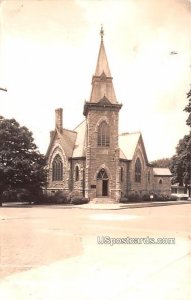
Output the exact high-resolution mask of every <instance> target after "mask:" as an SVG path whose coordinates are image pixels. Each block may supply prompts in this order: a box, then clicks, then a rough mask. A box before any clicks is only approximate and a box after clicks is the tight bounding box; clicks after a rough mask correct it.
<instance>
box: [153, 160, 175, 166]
mask: <svg viewBox="0 0 191 300" xmlns="http://www.w3.org/2000/svg"><path fill="white" fill-rule="evenodd" d="M171 161H172V158H161V159H157V160H154V161H152V162H151V163H152V165H153V166H154V167H156V168H169V167H170V165H171Z"/></svg>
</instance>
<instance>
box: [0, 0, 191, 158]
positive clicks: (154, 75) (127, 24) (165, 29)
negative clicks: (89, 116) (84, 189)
mask: <svg viewBox="0 0 191 300" xmlns="http://www.w3.org/2000/svg"><path fill="white" fill-rule="evenodd" d="M101 24H103V28H104V33H105V34H104V44H105V49H106V53H107V57H108V61H109V66H110V70H111V74H112V76H113V83H114V88H115V92H116V96H117V100H118V102H119V103H122V104H123V107H122V109H121V111H120V116H119V131H120V133H122V132H135V131H141V132H142V136H143V140H144V144H145V148H146V152H147V156H148V159H149V161H152V160H155V159H159V158H163V157H171V156H172V155H174V154H175V148H176V145H177V143H178V141H179V139H180V138H182V137H183V136H184V135H185V134H187V133H188V131H189V128H188V126H186V118H187V114H186V113H185V112H183V109H184V107H185V106H186V105H187V103H188V100H187V98H186V93H187V92H188V91H189V89H190V84H191V68H190V65H191V1H190V0H160V1H158V0H4V1H2V0H1V2H0V87H3V88H7V92H3V91H0V115H2V116H4V117H5V118H12V117H13V118H15V119H16V120H17V121H18V122H19V123H20V125H22V126H27V127H28V128H29V130H31V131H32V132H33V136H34V138H35V143H36V144H37V146H38V147H39V150H40V151H41V152H42V153H46V150H47V148H48V145H49V140H50V138H49V132H50V130H54V127H55V118H54V116H55V112H54V111H55V109H56V108H59V107H62V108H63V126H64V128H67V129H74V128H75V127H76V126H77V125H78V124H79V123H80V122H81V121H83V119H84V116H83V105H84V101H85V100H86V101H88V100H89V97H90V92H91V79H92V75H93V74H94V72H95V68H96V62H97V56H98V51H99V46H100V35H99V31H100V28H101Z"/></svg>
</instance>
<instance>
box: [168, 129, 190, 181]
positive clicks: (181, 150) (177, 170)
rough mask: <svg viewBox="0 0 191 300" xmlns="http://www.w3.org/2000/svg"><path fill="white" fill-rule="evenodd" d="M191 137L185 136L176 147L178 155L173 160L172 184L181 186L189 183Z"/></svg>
mask: <svg viewBox="0 0 191 300" xmlns="http://www.w3.org/2000/svg"><path fill="white" fill-rule="evenodd" d="M190 142H191V137H190V134H189V135H185V136H184V138H183V139H181V140H180V141H179V143H178V145H177V147H176V154H175V155H174V156H173V158H172V163H171V168H170V169H171V172H172V174H173V178H172V182H173V183H179V184H180V185H183V184H185V185H186V186H187V185H188V183H189V174H190V171H191V170H190V166H191V152H189V151H188V150H189V149H190ZM190 150H191V149H190Z"/></svg>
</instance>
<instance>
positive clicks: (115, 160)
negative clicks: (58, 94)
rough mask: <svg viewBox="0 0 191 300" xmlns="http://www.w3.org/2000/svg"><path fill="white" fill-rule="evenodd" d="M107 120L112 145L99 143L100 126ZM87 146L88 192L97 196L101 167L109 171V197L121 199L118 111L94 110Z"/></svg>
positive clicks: (88, 119) (90, 116)
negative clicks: (104, 145) (102, 145)
mask: <svg viewBox="0 0 191 300" xmlns="http://www.w3.org/2000/svg"><path fill="white" fill-rule="evenodd" d="M102 121H106V122H107V123H108V124H109V127H110V147H99V146H98V145H97V135H98V126H99V124H100V123H101V122H102ZM87 126H88V134H87V143H86V144H87V148H86V194H88V196H89V197H90V199H93V198H95V197H96V193H97V192H96V184H97V182H96V178H97V174H98V172H99V171H100V169H101V168H104V169H105V170H106V172H107V175H108V178H109V182H108V192H109V193H108V197H110V198H113V199H114V200H115V201H119V197H120V183H119V172H118V169H119V148H118V111H112V110H99V111H97V110H93V111H89V112H88V116H87Z"/></svg>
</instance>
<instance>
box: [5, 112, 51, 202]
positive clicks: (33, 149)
mask: <svg viewBox="0 0 191 300" xmlns="http://www.w3.org/2000/svg"><path fill="white" fill-rule="evenodd" d="M0 141H1V143H0V198H1V196H2V193H3V192H4V191H8V190H15V189H21V188H25V189H27V190H28V191H30V192H31V193H33V194H34V193H35V194H38V193H39V192H40V191H41V189H42V187H43V186H45V184H46V178H47V176H46V171H45V164H46V161H45V157H44V156H43V155H42V154H40V153H39V151H38V149H37V146H36V145H35V143H34V139H33V136H32V132H30V131H29V130H28V129H27V128H26V127H25V126H22V127H21V126H20V125H19V123H18V122H17V121H16V120H15V119H5V118H3V117H0Z"/></svg>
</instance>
